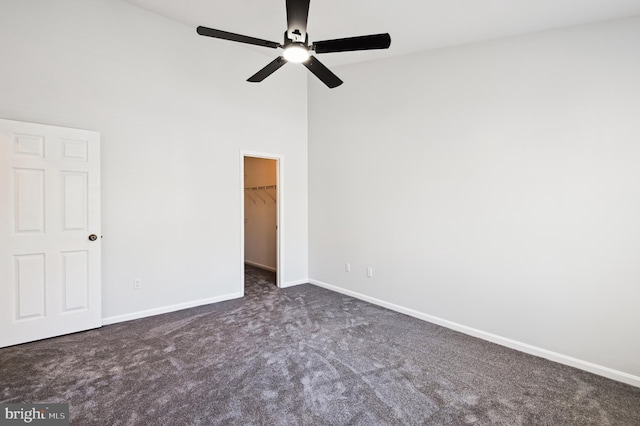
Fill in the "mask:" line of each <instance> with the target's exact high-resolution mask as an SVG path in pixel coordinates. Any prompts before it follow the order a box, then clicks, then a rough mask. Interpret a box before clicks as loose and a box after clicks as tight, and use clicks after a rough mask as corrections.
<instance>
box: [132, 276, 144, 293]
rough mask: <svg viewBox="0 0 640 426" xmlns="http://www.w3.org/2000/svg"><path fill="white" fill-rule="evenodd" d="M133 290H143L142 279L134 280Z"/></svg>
mask: <svg viewBox="0 0 640 426" xmlns="http://www.w3.org/2000/svg"><path fill="white" fill-rule="evenodd" d="M133 288H134V290H140V289H141V288H142V279H140V278H134V279H133Z"/></svg>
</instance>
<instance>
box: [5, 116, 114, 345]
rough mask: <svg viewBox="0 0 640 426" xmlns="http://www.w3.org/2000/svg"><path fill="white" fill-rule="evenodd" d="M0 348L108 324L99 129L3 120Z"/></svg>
mask: <svg viewBox="0 0 640 426" xmlns="http://www.w3.org/2000/svg"><path fill="white" fill-rule="evenodd" d="M0 203H1V204H0V347H2V346H9V345H15V344H19V343H24V342H28V341H32V340H38V339H43V338H48V337H52V336H57V335H62V334H68V333H73V332H76V331H81V330H86V329H90V328H95V327H99V326H100V325H101V308H102V307H101V304H102V301H101V283H100V275H101V272H100V263H101V262H100V253H101V240H100V238H98V239H97V240H96V241H90V240H89V239H88V236H89V234H96V235H100V135H99V134H98V133H97V132H91V131H86V130H77V129H68V128H62V127H54V126H46V125H40V124H33V123H23V122H17V121H9V120H0Z"/></svg>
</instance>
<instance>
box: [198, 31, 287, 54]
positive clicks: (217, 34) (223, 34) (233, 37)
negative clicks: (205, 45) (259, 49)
mask: <svg viewBox="0 0 640 426" xmlns="http://www.w3.org/2000/svg"><path fill="white" fill-rule="evenodd" d="M196 31H197V32H198V34H200V35H201V36H207V37H214V38H221V39H223V40H230V41H237V42H240V43H247V44H255V45H256V46H263V47H271V48H272V49H275V48H277V47H281V45H280V43H276V42H275V41H269V40H262V39H259V38H255V37H249V36H243V35H240V34H234V33H229V32H227V31H222V30H214V29H213V28H207V27H202V26H200V27H198V28H197V29H196Z"/></svg>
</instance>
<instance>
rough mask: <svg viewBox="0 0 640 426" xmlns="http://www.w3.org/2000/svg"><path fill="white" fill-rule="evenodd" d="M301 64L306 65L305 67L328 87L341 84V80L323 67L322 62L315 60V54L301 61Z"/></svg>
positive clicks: (331, 87)
mask: <svg viewBox="0 0 640 426" xmlns="http://www.w3.org/2000/svg"><path fill="white" fill-rule="evenodd" d="M302 65H304V66H305V67H307V69H308V70H309V71H311V72H312V73H313V74H314V75H315V76H316V77H318V78H319V79H320V80H321V81H322V82H323V83H324V84H326V85H327V86H328V87H329V89H333V88H334V87H338V86H340V85H341V84H342V80H340V79H339V78H338V76H337V75H335V74H334V73H332V72H331V71H330V70H329V68H327V67H325V66H324V65H323V64H322V62H320V61H319V60H317V59H316V57H315V56H310V57H309V59H308V60H307V61H306V62H303V63H302Z"/></svg>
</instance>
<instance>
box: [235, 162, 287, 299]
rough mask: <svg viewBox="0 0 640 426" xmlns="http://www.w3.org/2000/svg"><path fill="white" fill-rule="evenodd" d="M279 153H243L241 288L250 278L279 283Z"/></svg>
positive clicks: (243, 287)
mask: <svg viewBox="0 0 640 426" xmlns="http://www.w3.org/2000/svg"><path fill="white" fill-rule="evenodd" d="M280 163H281V159H280V158H279V157H278V156H272V155H268V154H255V153H247V152H243V153H242V161H241V168H242V192H243V196H242V200H243V201H242V209H241V210H242V229H243V241H242V246H243V249H242V259H241V264H242V272H243V273H242V274H241V275H242V280H243V282H242V289H243V294H245V290H246V289H245V282H246V281H247V280H249V281H251V279H256V277H259V279H260V280H261V281H262V282H264V281H268V282H269V283H270V284H271V285H273V286H277V287H280V275H281V274H280V238H279V235H280V229H279V228H280V226H279V218H280V194H281V190H280V185H279V178H280V167H281V165H280Z"/></svg>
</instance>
